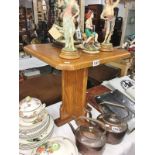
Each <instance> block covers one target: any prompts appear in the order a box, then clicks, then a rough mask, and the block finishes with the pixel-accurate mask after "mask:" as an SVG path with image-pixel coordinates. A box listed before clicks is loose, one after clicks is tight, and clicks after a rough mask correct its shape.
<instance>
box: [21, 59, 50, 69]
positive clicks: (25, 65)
mask: <svg viewBox="0 0 155 155" xmlns="http://www.w3.org/2000/svg"><path fill="white" fill-rule="evenodd" d="M47 65H48V64H47V63H45V62H43V61H41V60H39V59H38V58H36V57H29V58H20V59H19V70H25V69H31V68H38V67H43V66H47Z"/></svg>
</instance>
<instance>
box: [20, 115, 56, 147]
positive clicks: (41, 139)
mask: <svg viewBox="0 0 155 155" xmlns="http://www.w3.org/2000/svg"><path fill="white" fill-rule="evenodd" d="M50 117H51V116H50ZM53 129H54V121H53V118H52V117H51V118H50V124H49V126H48V128H47V130H45V131H44V132H43V133H42V134H41V135H39V136H38V138H34V139H30V140H24V139H19V148H20V149H21V150H27V149H33V148H35V147H38V146H40V145H42V144H43V143H45V142H46V140H47V139H48V138H50V137H51V135H52V133H53Z"/></svg>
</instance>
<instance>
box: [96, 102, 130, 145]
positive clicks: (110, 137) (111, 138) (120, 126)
mask: <svg viewBox="0 0 155 155" xmlns="http://www.w3.org/2000/svg"><path fill="white" fill-rule="evenodd" d="M106 104H107V105H110V106H115V107H117V108H122V109H124V110H126V112H127V115H126V116H125V117H124V118H119V117H118V116H117V115H116V114H114V113H105V112H104V111H103V108H102V107H101V105H103V106H104V105H106ZM99 109H100V111H101V114H100V115H99V116H98V117H97V120H99V121H101V122H103V123H104V126H102V129H103V130H106V138H107V143H110V144H118V143H120V142H121V141H122V139H123V137H124V135H125V133H126V131H127V129H128V125H127V122H125V121H124V120H125V119H126V118H127V117H128V115H129V110H128V109H127V107H125V106H123V105H120V104H116V103H112V102H108V101H104V102H102V103H100V106H99Z"/></svg>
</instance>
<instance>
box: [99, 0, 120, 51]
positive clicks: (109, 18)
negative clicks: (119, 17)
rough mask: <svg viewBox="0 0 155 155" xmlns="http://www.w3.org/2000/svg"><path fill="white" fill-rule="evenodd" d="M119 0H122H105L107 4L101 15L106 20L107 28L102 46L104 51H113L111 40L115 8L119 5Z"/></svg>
mask: <svg viewBox="0 0 155 155" xmlns="http://www.w3.org/2000/svg"><path fill="white" fill-rule="evenodd" d="M119 1H120V0H116V1H115V2H113V0H105V6H104V9H103V11H102V13H101V16H100V18H101V19H104V20H105V29H106V34H105V39H104V41H103V43H102V47H101V50H103V51H106V50H107V51H111V50H112V49H113V47H112V44H111V43H110V40H111V36H112V34H113V30H114V26H115V16H114V8H115V7H117V5H118V4H119Z"/></svg>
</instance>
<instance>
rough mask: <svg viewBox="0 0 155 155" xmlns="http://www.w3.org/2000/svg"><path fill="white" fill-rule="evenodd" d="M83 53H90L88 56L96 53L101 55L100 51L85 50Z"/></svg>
mask: <svg viewBox="0 0 155 155" xmlns="http://www.w3.org/2000/svg"><path fill="white" fill-rule="evenodd" d="M83 52H85V53H88V54H96V53H99V52H100V51H87V50H83Z"/></svg>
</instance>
